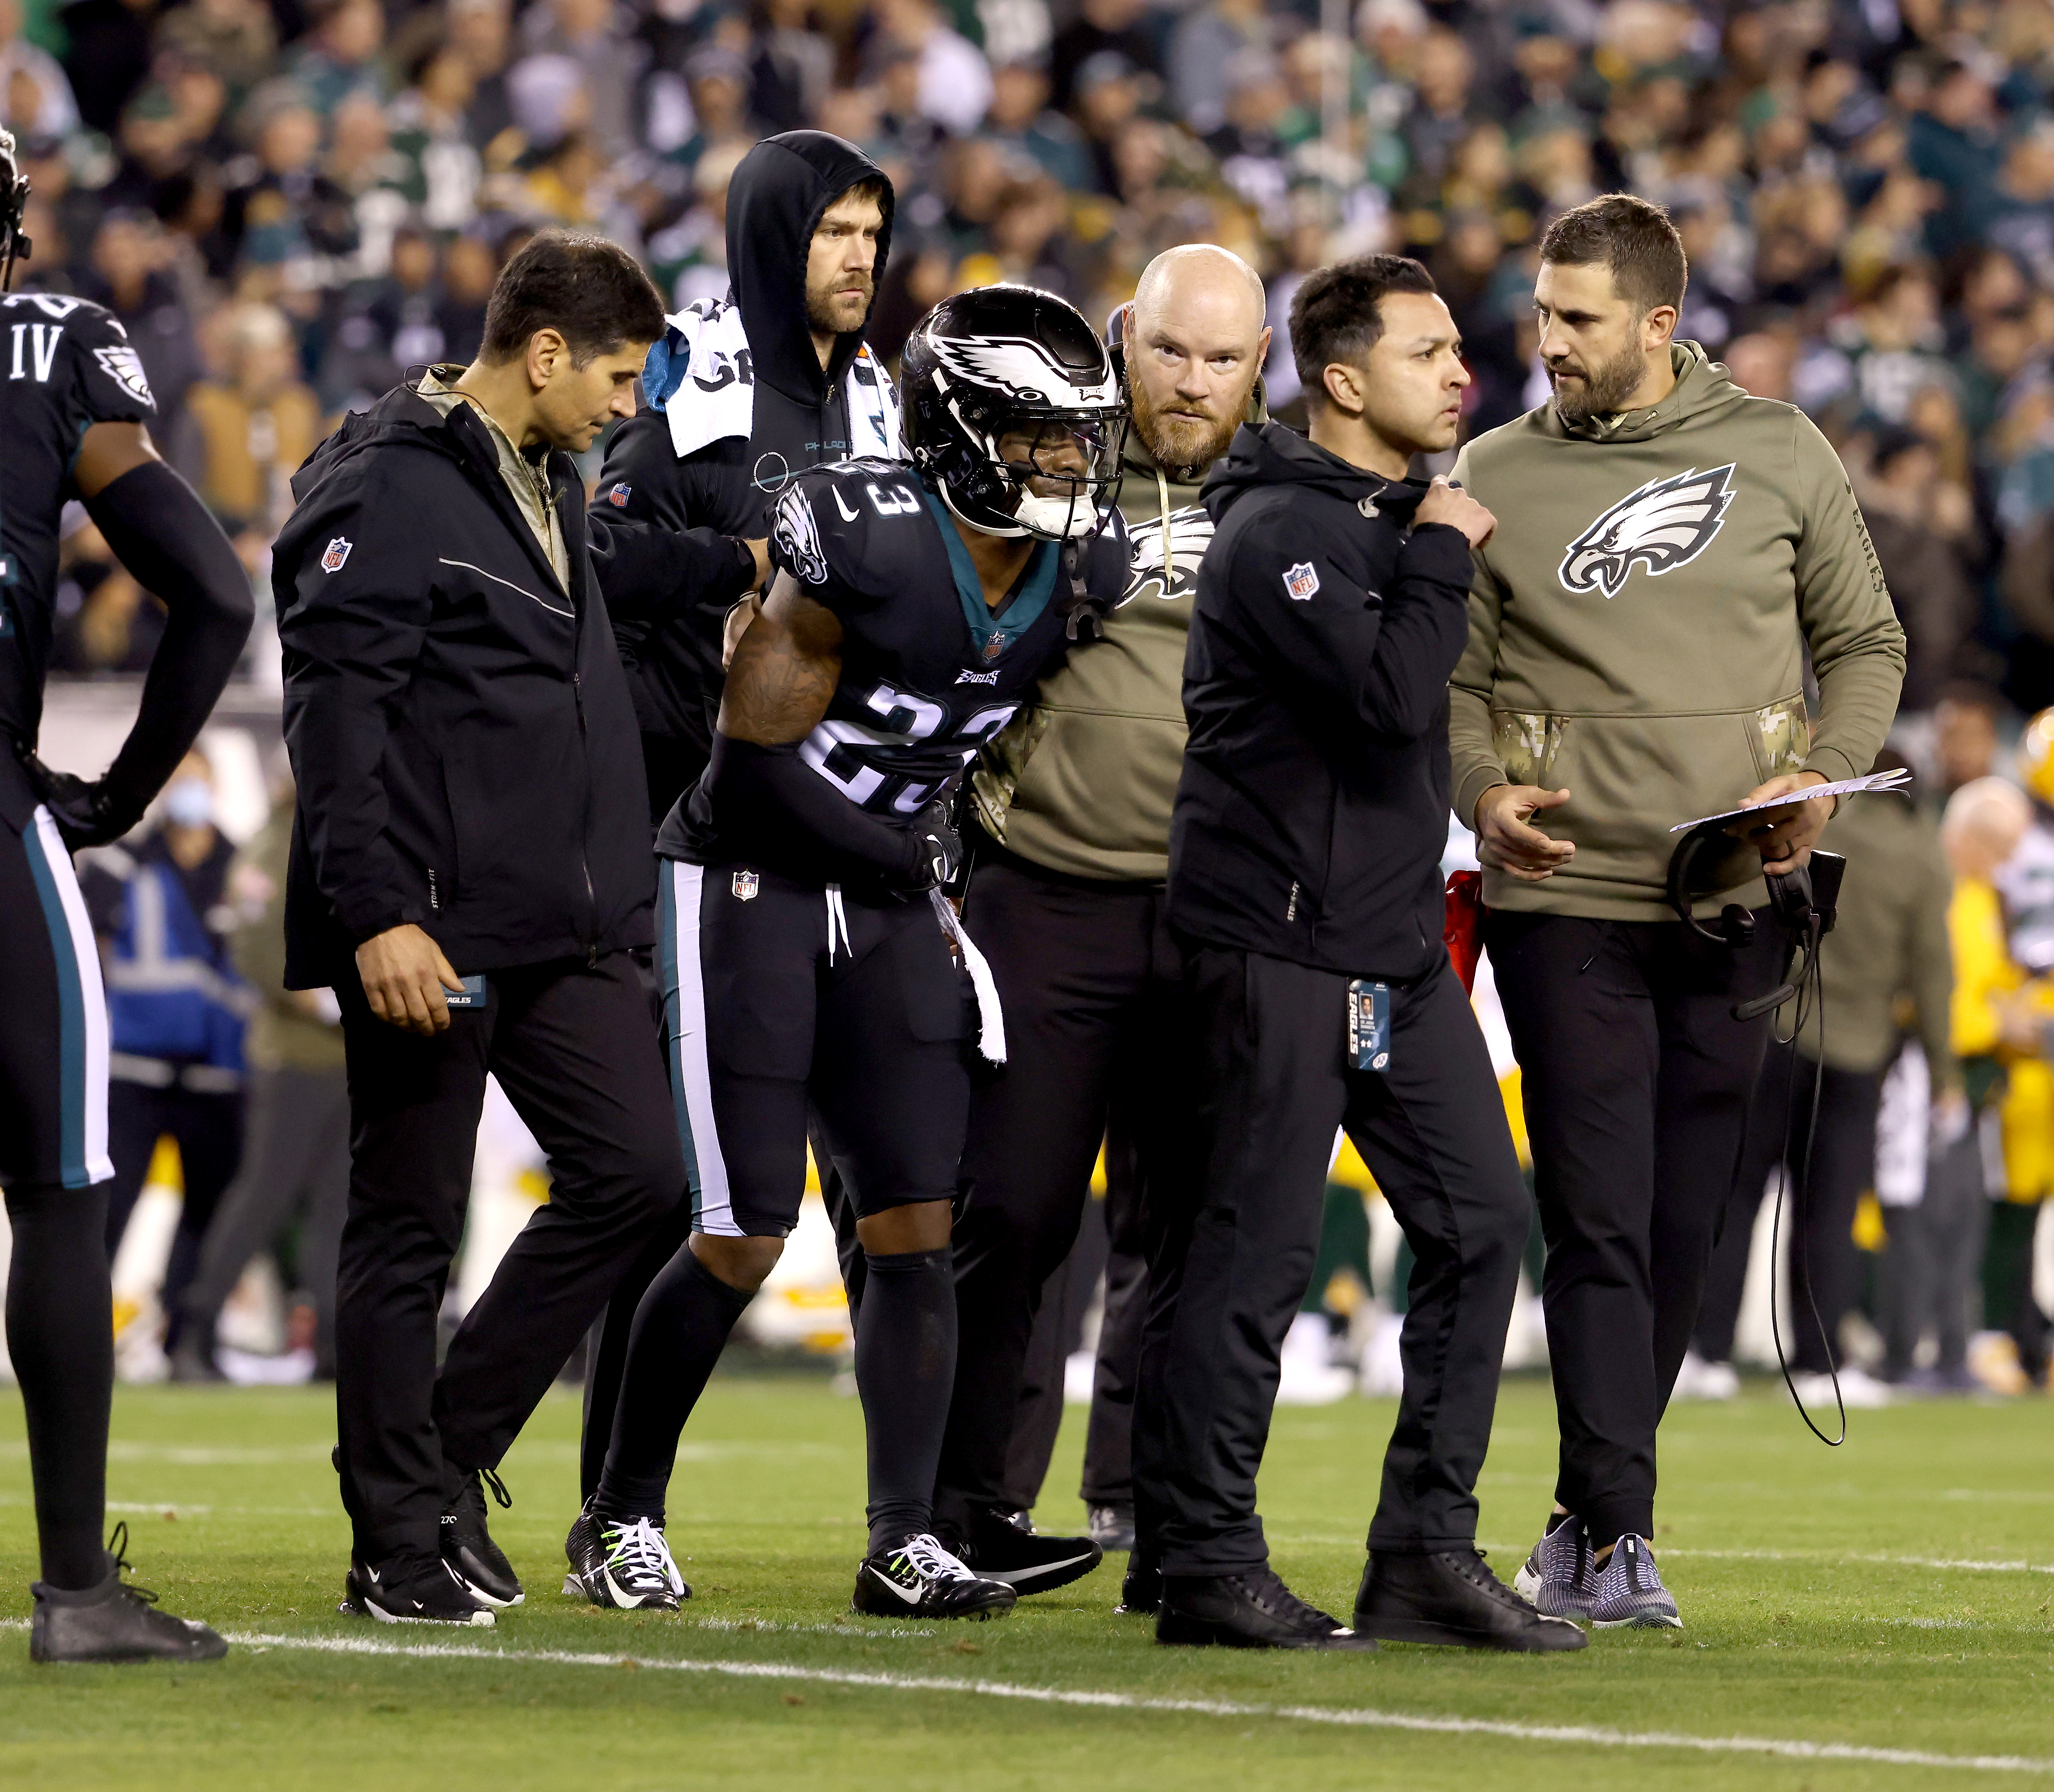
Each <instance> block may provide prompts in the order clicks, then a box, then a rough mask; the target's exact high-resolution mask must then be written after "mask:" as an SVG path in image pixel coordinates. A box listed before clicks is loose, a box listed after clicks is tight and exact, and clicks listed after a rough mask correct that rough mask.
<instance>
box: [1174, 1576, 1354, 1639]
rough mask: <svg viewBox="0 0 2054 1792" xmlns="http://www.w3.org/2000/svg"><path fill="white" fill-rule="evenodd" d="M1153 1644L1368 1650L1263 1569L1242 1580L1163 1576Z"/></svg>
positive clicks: (1344, 1627) (1233, 1578)
mask: <svg viewBox="0 0 2054 1792" xmlns="http://www.w3.org/2000/svg"><path fill="white" fill-rule="evenodd" d="M1155 1640H1156V1641H1157V1642H1159V1643H1176V1644H1198V1645H1201V1646H1202V1645H1204V1644H1209V1643H1219V1644H1224V1645H1225V1646H1226V1648H1234V1649H1361V1650H1367V1649H1373V1648H1375V1647H1376V1640H1375V1638H1374V1637H1371V1636H1360V1635H1358V1634H1357V1633H1356V1632H1354V1631H1352V1630H1351V1629H1348V1627H1347V1626H1346V1625H1343V1624H1340V1623H1337V1622H1336V1621H1335V1620H1334V1619H1332V1618H1330V1617H1328V1616H1327V1614H1326V1613H1324V1612H1323V1611H1320V1609H1318V1608H1317V1607H1316V1606H1313V1605H1307V1604H1306V1603H1305V1602H1304V1601H1303V1600H1302V1599H1300V1598H1299V1597H1298V1596H1297V1594H1296V1593H1293V1592H1292V1590H1291V1589H1289V1587H1287V1586H1286V1585H1285V1584H1284V1583H1283V1582H1282V1581H1280V1580H1279V1579H1278V1578H1277V1576H1276V1574H1275V1573H1273V1571H1272V1570H1271V1569H1269V1568H1267V1567H1262V1568H1255V1569H1249V1571H1248V1572H1247V1573H1243V1574H1165V1575H1164V1576H1163V1605H1162V1609H1160V1610H1159V1612H1157V1613H1156V1614H1155Z"/></svg>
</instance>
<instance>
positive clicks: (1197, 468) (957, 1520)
mask: <svg viewBox="0 0 2054 1792" xmlns="http://www.w3.org/2000/svg"><path fill="white" fill-rule="evenodd" d="M1264 309H1265V297H1264V293H1263V289H1262V282H1261V279H1260V278H1258V277H1257V274H1256V273H1255V270H1253V268H1251V267H1249V266H1248V264H1247V263H1246V262H1244V261H1242V260H1241V258H1240V257H1239V256H1238V255H1234V254H1230V252H1228V251H1227V250H1224V249H1218V248H1214V247H1213V246H1210V245H1207V244H1193V245H1189V246H1185V247H1182V248H1178V249H1172V250H1168V251H1167V253H1165V254H1162V255H1159V256H1158V257H1157V258H1155V260H1154V261H1153V262H1151V263H1150V264H1149V266H1148V267H1147V270H1145V271H1144V272H1143V275H1142V278H1141V282H1140V285H1139V287H1138V289H1136V292H1135V297H1134V301H1133V302H1132V304H1131V305H1128V306H1124V307H1123V308H1122V309H1121V311H1120V312H1119V313H1116V315H1115V318H1114V332H1115V334H1116V339H1117V340H1118V341H1119V343H1120V344H1121V345H1122V347H1123V352H1124V356H1125V362H1126V375H1127V384H1128V390H1129V393H1130V396H1131V400H1132V405H1133V423H1132V427H1131V429H1130V430H1129V431H1128V433H1127V447H1126V453H1125V459H1124V463H1123V465H1124V478H1123V482H1122V484H1121V486H1120V490H1119V507H1120V509H1121V510H1122V512H1123V514H1124V516H1125V518H1126V521H1127V533H1128V534H1129V536H1130V537H1131V540H1132V542H1133V550H1134V557H1133V565H1132V573H1131V577H1130V579H1129V581H1128V584H1127V592H1126V595H1125V597H1123V600H1122V601H1121V604H1120V605H1119V608H1117V609H1116V610H1115V611H1114V612H1113V613H1112V616H1110V617H1109V618H1108V622H1107V626H1106V632H1105V638H1104V640H1100V641H1096V642H1093V643H1091V644H1088V645H1083V646H1080V647H1078V648H1074V649H1072V652H1071V653H1070V655H1069V657H1068V660H1066V661H1065V662H1064V664H1061V665H1060V667H1059V668H1057V670H1056V671H1055V672H1053V673H1051V674H1050V675H1049V676H1048V677H1046V678H1045V679H1043V680H1042V683H1041V687H1040V689H1039V691H1038V692H1037V695H1036V699H1035V701H1034V702H1033V703H1032V704H1031V705H1030V706H1029V707H1025V708H1024V709H1023V710H1022V711H1021V713H1020V714H1019V715H1017V717H1015V718H1014V719H1013V722H1012V723H1011V724H1010V725H1009V727H1007V728H1006V729H1005V731H1004V732H1003V733H1002V734H1001V735H999V736H998V738H997V739H996V740H995V741H994V742H992V744H991V745H990V747H988V748H987V749H986V756H985V758H984V760H983V762H982V764H981V765H980V766H979V767H978V771H977V774H976V777H975V779H974V789H973V795H974V804H973V809H972V814H973V817H974V825H973V826H972V828H971V830H970V836H969V837H966V845H971V846H972V848H973V853H974V864H975V871H974V875H973V876H972V880H971V883H970V894H969V896H968V898H967V900H966V906H965V908H964V917H965V921H966V925H967V926H968V927H969V928H970V929H971V930H972V931H973V933H974V936H975V937H977V938H978V939H982V940H987V941H990V942H993V944H992V945H990V946H989V947H987V951H988V954H989V955H990V959H991V968H992V974H993V975H994V977H995V978H996V979H997V983H998V988H999V992H1000V994H1001V997H1002V998H1003V999H1004V1002H1005V1029H1006V1038H1007V1045H1008V1048H1009V1050H1008V1062H1007V1064H1006V1067H1005V1071H1004V1072H1003V1073H1002V1074H1000V1075H998V1076H996V1077H994V1078H992V1079H991V1080H990V1082H989V1083H988V1084H987V1085H986V1086H985V1087H984V1088H982V1089H980V1090H979V1091H978V1093H977V1094H976V1096H975V1097H974V1104H973V1106H972V1108H971V1110H970V1138H969V1144H968V1147H967V1148H966V1151H965V1153H964V1157H963V1181H964V1185H965V1190H966V1207H965V1209H964V1211H963V1213H962V1218H961V1219H959V1220H958V1223H957V1225H956V1228H955V1261H956V1306H957V1316H958V1317H957V1322H958V1327H959V1329H960V1331H959V1335H960V1338H961V1345H960V1349H959V1351H958V1357H957V1370H956V1384H955V1393H954V1402H953V1404H952V1405H951V1408H950V1416H949V1429H948V1434H947V1437H946V1441H945V1442H944V1444H943V1446H942V1465H941V1470H940V1475H939V1483H938V1487H937V1489H936V1493H935V1516H936V1519H937V1521H938V1523H939V1524H940V1525H942V1526H945V1527H946V1528H947V1530H949V1532H950V1534H951V1536H952V1538H953V1539H954V1541H953V1542H951V1547H953V1548H956V1549H957V1550H958V1553H959V1554H962V1558H963V1559H964V1560H965V1561H966V1562H971V1563H973V1564H974V1566H975V1568H976V1571H977V1572H978V1573H979V1574H980V1575H984V1576H988V1577H994V1578H997V1579H1003V1580H1008V1581H1011V1582H1012V1584H1013V1585H1014V1586H1015V1587H1016V1588H1017V1590H1018V1591H1019V1592H1020V1593H1023V1594H1028V1593H1042V1592H1046V1591H1048V1590H1049V1589H1052V1588H1054V1587H1058V1586H1061V1585H1065V1584H1067V1583H1068V1582H1069V1581H1073V1580H1076V1579H1077V1578H1078V1577H1080V1576H1081V1575H1084V1574H1087V1573H1090V1572H1091V1570H1092V1569H1093V1568H1095V1567H1096V1566H1098V1563H1099V1562H1100V1559H1101V1555H1102V1551H1101V1549H1100V1544H1099V1542H1097V1541H1096V1540H1095V1539H1094V1538H1091V1537H1077V1538H1060V1537H1037V1536H1035V1535H1034V1534H1033V1532H1032V1530H1031V1529H1030V1528H1029V1525H1028V1522H1027V1518H1026V1516H1025V1513H1024V1512H1022V1511H1020V1510H1018V1509H1017V1508H1018V1507H1019V1506H1021V1504H1023V1503H1031V1490H1025V1489H1021V1488H1020V1487H1017V1486H1014V1485H1013V1477H1011V1476H1009V1474H1008V1464H1009V1451H1011V1450H1012V1449H1013V1445H1014V1442H1015V1437H1016V1433H1017V1431H1018V1430H1019V1429H1020V1428H1021V1426H1022V1424H1023V1416H1022V1414H1021V1386H1022V1380H1023V1369H1024V1365H1025V1361H1026V1358H1027V1354H1028V1349H1029V1337H1030V1334H1031V1333H1032V1332H1033V1326H1034V1318H1035V1313H1036V1311H1037V1308H1038V1307H1039V1306H1040V1303H1041V1292H1042V1288H1043V1286H1044V1284H1045V1282H1047V1281H1048V1280H1049V1277H1050V1276H1051V1275H1052V1274H1053V1272H1054V1271H1055V1270H1057V1268H1058V1267H1059V1266H1060V1265H1061V1264H1062V1263H1063V1262H1064V1259H1065V1258H1067V1257H1068V1254H1069V1252H1070V1248H1071V1247H1072V1244H1073V1243H1074V1242H1075V1241H1076V1235H1077V1227H1078V1223H1079V1222H1080V1219H1081V1218H1082V1215H1083V1212H1084V1203H1085V1201H1086V1199H1088V1196H1089V1194H1090V1184H1091V1174H1092V1164H1093V1163H1094V1161H1095V1160H1096V1158H1097V1156H1098V1151H1099V1147H1100V1143H1101V1141H1104V1140H1106V1139H1107V1136H1108V1122H1110V1124H1111V1128H1112V1140H1111V1144H1109V1146H1108V1159H1109V1164H1108V1169H1109V1181H1110V1184H1111V1193H1110V1195H1109V1196H1108V1224H1109V1226H1110V1227H1111V1228H1112V1233H1113V1246H1114V1250H1115V1267H1114V1270H1113V1272H1112V1284H1111V1286H1110V1288H1109V1291H1108V1313H1107V1319H1106V1323H1107V1327H1108V1330H1109V1331H1115V1332H1117V1331H1120V1330H1122V1329H1124V1330H1127V1331H1131V1332H1135V1333H1138V1329H1139V1299H1140V1298H1141V1294H1142V1291H1143V1290H1142V1285H1143V1281H1144V1277H1143V1274H1142V1273H1141V1256H1142V1239H1141V1223H1140V1215H1141V1211H1142V1209H1143V1206H1144V1205H1145V1199H1146V1192H1147V1186H1148V1184H1150V1182H1151V1180H1167V1179H1169V1178H1172V1177H1175V1176H1177V1175H1178V1173H1179V1172H1178V1170H1177V1168H1176V1167H1175V1165H1176V1156H1175V1154H1176V1153H1177V1152H1179V1151H1181V1150H1182V1149H1184V1148H1186V1144H1187V1140H1188V1139H1189V1137H1190V1132H1191V1128H1190V1123H1189V1119H1188V1116H1187V1113H1186V1105H1185V1099H1184V1095H1183V1082H1182V1078H1181V1077H1179V1076H1178V1074H1177V1069H1176V1067H1177V1065H1178V1037H1177V1036H1178V1023H1177V1019H1176V1015H1177V1007H1178V1003H1177V994H1178V987H1179V984H1180V981H1181V979H1182V975H1183V966H1182V957H1181V955H1180V954H1179V952H1178V949H1177V947H1176V944H1175V942H1174V941H1173V940H1172V939H1171V935H1170V932H1169V929H1168V928H1167V924H1165V921H1164V919H1163V880H1164V879H1165V877H1166V876H1167V874H1168V870H1169V839H1170V809H1171V804H1172V803H1173V801H1175V797H1176V790H1177V779H1178V774H1179V772H1180V771H1181V770H1182V765H1183V756H1184V739H1185V723H1184V707H1183V697H1182V687H1183V672H1184V647H1185V636H1186V632H1188V630H1189V628H1190V617H1191V602H1192V598H1193V596H1194V593H1195V591H1196V589H1197V583H1196V581H1197V577H1198V563H1199V561H1201V560H1202V558H1203V557H1204V554H1205V550H1206V543H1207V542H1210V540H1211V538H1212V519H1211V518H1210V516H1208V515H1207V514H1206V511H1205V510H1204V509H1203V508H1202V506H1201V505H1200V504H1199V502H1198V488H1199V486H1200V485H1201V484H1202V482H1203V481H1204V479H1205V477H1206V473H1207V472H1208V471H1210V468H1211V466H1212V463H1214V461H1215V460H1216V459H1218V457H1219V456H1220V455H1222V454H1224V453H1225V452H1226V447H1227V444H1228V443H1229V442H1230V441H1231V440H1232V439H1233V436H1234V431H1235V430H1236V429H1237V428H1238V427H1239V426H1240V425H1241V423H1244V422H1260V421H1261V419H1262V416H1263V408H1262V398H1261V385H1260V380H1261V369H1262V362H1263V357H1264V356H1265V354H1266V353H1267V352H1269V330H1268V329H1266V328H1265V325H1264V322H1263V316H1264ZM1130 1319H1131V1321H1133V1323H1132V1325H1125V1324H1124V1321H1127V1320H1130ZM1135 1342H1137V1343H1138V1338H1137V1339H1136V1340H1135ZM1133 1354H1134V1351H1133V1349H1132V1348H1130V1349H1128V1350H1127V1352H1126V1353H1125V1357H1126V1358H1127V1361H1130V1362H1131V1357H1132V1356H1133ZM1119 1357H1120V1353H1119V1352H1118V1351H1117V1350H1114V1351H1112V1352H1108V1353H1107V1359H1108V1361H1109V1362H1111V1363H1115V1364H1116V1362H1117V1361H1118V1360H1119ZM1101 1380H1102V1383H1103V1382H1104V1381H1107V1380H1112V1381H1113V1382H1115V1383H1117V1384H1119V1385H1115V1386H1112V1387H1107V1386H1103V1385H1102V1386H1101V1388H1100V1400H1099V1402H1098V1403H1097V1404H1096V1406H1095V1409H1094V1435H1093V1451H1092V1455H1093V1461H1092V1464H1091V1465H1089V1466H1088V1468H1087V1483H1088V1484H1087V1486H1086V1487H1085V1489H1084V1497H1085V1499H1086V1501H1087V1503H1089V1504H1092V1506H1094V1508H1095V1510H1094V1530H1096V1531H1098V1532H1099V1533H1100V1534H1101V1535H1103V1536H1104V1537H1105V1538H1107V1540H1108V1541H1113V1542H1115V1544H1116V1546H1121V1547H1123V1546H1127V1543H1128V1542H1130V1541H1131V1526H1132V1515H1131V1514H1132V1506H1131V1500H1132V1494H1131V1475H1130V1471H1129V1470H1128V1467H1127V1460H1128V1459H1127V1446H1126V1425H1125V1419H1126V1416H1127V1412H1129V1411H1131V1386H1132V1383H1131V1371H1130V1373H1129V1375H1128V1376H1124V1377H1123V1376H1118V1375H1117V1374H1114V1375H1112V1376H1108V1374H1107V1373H1106V1372H1105V1371H1104V1370H1102V1371H1101ZM1108 1396H1109V1397H1108ZM1101 1408H1102V1409H1103V1410H1102V1411H1101V1410H1100V1409H1101ZM1023 1453H1024V1454H1035V1452H1032V1451H1027V1452H1023ZM1046 1460H1047V1452H1046V1448H1045V1447H1043V1448H1042V1449H1041V1451H1039V1452H1038V1455H1037V1461H1036V1464H1035V1469H1034V1471H1030V1472H1031V1479H1033V1480H1034V1481H1035V1482H1036V1483H1037V1485H1038V1482H1039V1479H1040V1476H1039V1472H1038V1470H1039V1468H1040V1467H1042V1466H1045V1463H1046ZM1094 1474H1096V1475H1101V1476H1103V1477H1104V1482H1103V1484H1101V1485H1099V1486H1097V1487H1094V1486H1092V1485H1091V1484H1089V1483H1090V1481H1091V1478H1092V1475H1094ZM1122 1531H1124V1534H1122Z"/></svg>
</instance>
